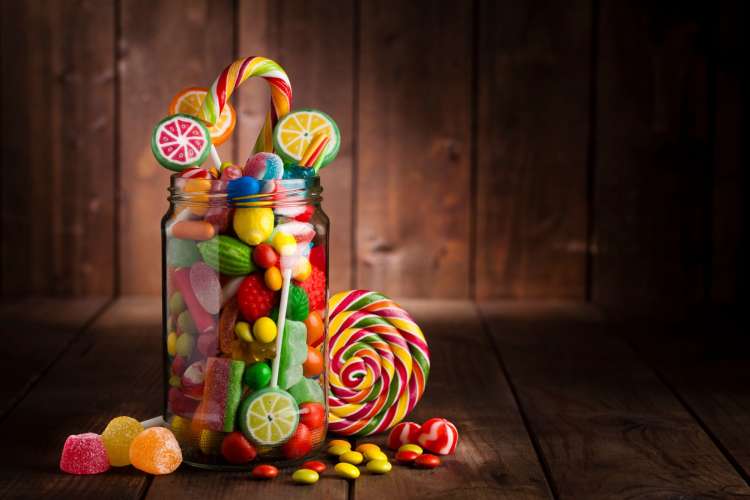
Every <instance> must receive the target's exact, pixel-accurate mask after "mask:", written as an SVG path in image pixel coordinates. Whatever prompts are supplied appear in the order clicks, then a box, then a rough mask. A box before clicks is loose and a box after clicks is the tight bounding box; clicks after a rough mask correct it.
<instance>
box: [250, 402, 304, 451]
mask: <svg viewBox="0 0 750 500" xmlns="http://www.w3.org/2000/svg"><path fill="white" fill-rule="evenodd" d="M238 418H239V427H240V429H241V430H242V433H243V434H244V435H245V437H246V438H248V439H249V440H250V441H252V442H253V443H256V444H259V445H267V446H275V445H278V444H281V443H283V442H285V441H287V440H288V439H289V438H290V437H291V436H292V435H293V434H294V432H295V430H296V429H297V427H298V425H297V424H298V422H299V408H298V407H297V402H296V401H295V400H294V398H292V397H291V396H290V395H289V394H288V393H287V392H285V391H282V390H280V389H278V388H276V387H267V388H265V389H261V390H259V391H256V392H253V393H252V394H250V395H249V396H248V397H247V398H245V400H244V401H242V404H241V405H240V410H239V412H238Z"/></svg>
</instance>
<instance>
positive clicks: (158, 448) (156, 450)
mask: <svg viewBox="0 0 750 500" xmlns="http://www.w3.org/2000/svg"><path fill="white" fill-rule="evenodd" d="M130 462H131V463H132V464H133V467H135V468H136V469H139V470H142V471H143V472H148V473H149V474H169V473H170V472H174V470H175V469H177V467H179V466H180V464H181V463H182V451H181V450H180V445H179V443H177V439H176V438H175V437H174V434H172V431H170V430H169V429H167V428H166V427H151V428H150V429H146V430H145V431H143V432H141V433H140V434H138V435H137V436H136V437H135V439H133V442H132V443H131V444H130Z"/></svg>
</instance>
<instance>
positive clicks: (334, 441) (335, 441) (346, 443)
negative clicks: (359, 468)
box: [328, 439, 352, 455]
mask: <svg viewBox="0 0 750 500" xmlns="http://www.w3.org/2000/svg"><path fill="white" fill-rule="evenodd" d="M328 446H341V447H343V448H344V451H349V450H351V449H352V444H351V443H350V442H349V441H347V440H346V439H331V440H330V441H328ZM340 454H341V453H339V455H340Z"/></svg>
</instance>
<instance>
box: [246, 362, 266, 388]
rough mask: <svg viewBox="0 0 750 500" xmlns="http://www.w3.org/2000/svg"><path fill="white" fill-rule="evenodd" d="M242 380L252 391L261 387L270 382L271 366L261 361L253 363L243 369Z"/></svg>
mask: <svg viewBox="0 0 750 500" xmlns="http://www.w3.org/2000/svg"><path fill="white" fill-rule="evenodd" d="M242 381H243V382H244V383H245V385H246V386H248V387H249V388H250V389H251V390H253V391H257V390H258V389H263V388H264V387H266V386H267V385H268V384H269V383H270V382H271V368H270V367H269V366H268V363H265V362H262V361H260V362H258V363H253V364H252V365H250V366H248V367H247V368H246V369H245V374H244V375H243V376H242Z"/></svg>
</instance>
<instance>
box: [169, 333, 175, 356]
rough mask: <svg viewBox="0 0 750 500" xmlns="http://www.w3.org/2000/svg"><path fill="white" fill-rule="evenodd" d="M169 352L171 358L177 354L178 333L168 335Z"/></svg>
mask: <svg viewBox="0 0 750 500" xmlns="http://www.w3.org/2000/svg"><path fill="white" fill-rule="evenodd" d="M167 352H168V353H169V355H170V356H174V355H175V354H177V333H176V332H170V333H169V335H167Z"/></svg>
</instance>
